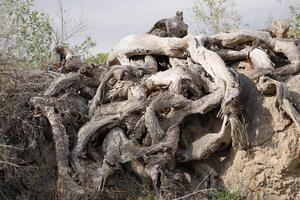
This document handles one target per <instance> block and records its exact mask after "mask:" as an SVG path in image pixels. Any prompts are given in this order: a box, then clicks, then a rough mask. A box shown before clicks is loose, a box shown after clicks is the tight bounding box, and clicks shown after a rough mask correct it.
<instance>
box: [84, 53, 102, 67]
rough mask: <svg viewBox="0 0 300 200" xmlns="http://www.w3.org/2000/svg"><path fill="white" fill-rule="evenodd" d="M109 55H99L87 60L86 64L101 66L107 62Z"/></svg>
mask: <svg viewBox="0 0 300 200" xmlns="http://www.w3.org/2000/svg"><path fill="white" fill-rule="evenodd" d="M107 56H108V54H107V53H98V54H97V55H95V56H91V57H88V58H87V59H85V62H86V63H88V64H92V63H93V64H98V65H101V64H103V63H104V62H105V60H106V59H107Z"/></svg>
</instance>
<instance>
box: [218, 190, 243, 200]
mask: <svg viewBox="0 0 300 200" xmlns="http://www.w3.org/2000/svg"><path fill="white" fill-rule="evenodd" d="M241 199H242V198H241V197H240V196H239V195H237V194H236V193H231V192H230V191H228V190H221V191H220V190H219V191H216V192H214V193H213V195H212V200H241Z"/></svg>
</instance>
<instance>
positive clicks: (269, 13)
mask: <svg viewBox="0 0 300 200" xmlns="http://www.w3.org/2000/svg"><path fill="white" fill-rule="evenodd" d="M62 2H63V5H64V8H65V9H66V10H69V11H70V15H72V16H74V17H75V18H84V20H85V22H86V24H87V27H88V29H87V30H86V31H85V32H84V33H81V34H80V35H79V36H77V37H75V38H73V41H75V42H78V41H80V40H82V39H83V38H84V37H85V36H87V35H89V36H91V37H92V39H93V40H94V41H95V42H96V43H97V46H96V47H95V49H94V53H97V52H107V51H109V50H110V49H111V48H112V47H113V45H114V44H115V43H117V42H118V41H119V40H120V39H121V38H122V37H124V36H126V35H129V34H134V33H144V32H146V31H148V30H149V29H150V28H151V26H152V25H153V24H154V23H155V22H156V21H157V20H159V19H161V18H166V17H170V16H173V15H174V14H175V12H176V11H177V10H182V11H183V12H184V15H185V21H186V22H187V23H188V24H189V32H190V33H195V32H196V26H195V22H194V19H193V18H192V12H191V8H192V6H193V0H62ZM235 2H236V4H237V5H236V10H237V11H238V12H239V13H240V15H241V16H242V18H243V21H244V22H246V23H248V24H249V28H251V29H260V28H263V27H264V25H265V23H266V21H267V19H268V18H269V17H273V18H281V19H282V18H285V17H287V15H288V6H289V5H290V4H299V3H300V0H281V3H278V2H277V0H235ZM34 6H35V8H36V9H38V10H40V11H44V12H46V13H48V14H49V15H50V16H56V15H57V13H58V11H57V10H58V2H57V0H36V2H35V5H34Z"/></svg>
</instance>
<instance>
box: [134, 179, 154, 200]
mask: <svg viewBox="0 0 300 200" xmlns="http://www.w3.org/2000/svg"><path fill="white" fill-rule="evenodd" d="M142 187H143V190H142V191H141V192H140V193H139V194H138V195H137V198H136V199H137V200H153V199H154V198H153V195H152V193H151V190H150V186H149V184H147V183H144V184H143V186H142Z"/></svg>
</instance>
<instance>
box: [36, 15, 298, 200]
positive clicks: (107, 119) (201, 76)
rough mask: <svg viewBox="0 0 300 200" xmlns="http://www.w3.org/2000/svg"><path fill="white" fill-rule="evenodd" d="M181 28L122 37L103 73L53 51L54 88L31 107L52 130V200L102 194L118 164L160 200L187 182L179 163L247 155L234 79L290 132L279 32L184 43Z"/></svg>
mask: <svg viewBox="0 0 300 200" xmlns="http://www.w3.org/2000/svg"><path fill="white" fill-rule="evenodd" d="M187 28H188V26H187V25H186V24H185V23H184V22H183V14H182V13H181V12H177V13H176V16H175V17H173V18H170V19H163V20H160V21H158V22H157V23H156V24H155V25H154V27H153V28H152V29H151V30H150V31H149V32H148V33H147V34H137V35H130V36H128V37H125V38H123V39H122V40H121V41H120V42H119V43H118V44H117V45H116V46H115V47H114V48H113V49H112V51H111V52H110V53H109V56H108V58H107V60H106V62H105V64H104V65H103V66H94V65H87V64H84V63H83V62H81V60H80V58H79V57H77V56H74V55H73V54H72V52H71V51H70V50H69V49H68V48H67V47H64V46H57V47H56V48H55V49H54V51H53V58H52V62H51V63H50V64H49V70H51V71H52V72H51V73H52V74H53V75H54V76H57V79H56V80H55V81H53V83H52V84H51V86H50V87H49V88H48V89H47V90H46V91H45V93H44V96H41V97H34V98H32V99H31V104H32V105H33V106H34V108H35V112H36V116H38V117H46V118H47V119H48V121H49V123H50V125H51V128H52V135H53V140H54V143H55V152H56V162H57V171H58V182H57V188H58V193H59V194H58V195H59V197H60V198H62V197H63V196H66V195H68V197H72V199H75V198H82V197H83V196H84V195H87V194H90V192H91V191H96V190H99V191H104V190H105V186H106V181H107V179H109V178H110V176H113V175H114V173H115V172H116V171H118V170H121V169H122V168H123V167H124V166H125V165H126V169H128V170H130V171H132V172H133V173H134V174H136V176H138V177H140V178H141V179H142V180H144V179H149V180H151V181H152V183H153V184H152V185H153V190H154V191H155V192H156V194H157V195H158V196H159V195H160V196H163V195H164V192H165V193H166V191H165V190H164V189H166V188H172V186H174V187H175V185H176V184H188V183H189V182H190V181H191V179H193V177H191V175H190V174H189V173H188V172H187V171H184V169H183V168H178V165H179V164H181V163H188V162H190V161H195V160H204V159H206V158H208V157H209V156H210V155H212V154H213V153H214V152H216V151H219V150H222V149H224V148H226V147H229V146H233V147H234V148H239V149H245V148H247V147H248V145H250V144H249V142H248V139H247V121H246V120H245V119H244V117H243V106H242V104H241V103H240V99H239V96H240V93H241V90H242V89H241V86H240V79H239V76H240V74H241V73H242V74H244V75H246V76H248V77H250V78H251V79H252V80H254V81H256V83H257V87H258V88H259V89H260V90H261V91H262V92H263V94H266V95H276V96H277V105H276V106H278V109H280V110H281V111H283V112H284V113H286V116H288V117H289V118H291V119H292V120H293V122H294V123H295V124H296V125H297V128H298V129H299V130H300V116H299V113H298V111H297V110H296V109H295V107H294V106H293V104H292V103H291V101H290V100H289V94H288V90H287V87H286V86H285V85H284V83H283V82H282V81H284V80H285V77H286V76H289V75H292V74H295V73H298V72H299V69H300V51H299V47H298V46H297V44H296V41H295V40H293V39H287V38H286V37H287V35H286V34H287V31H288V28H289V26H288V24H286V23H284V22H276V23H274V26H273V27H271V28H270V29H269V30H265V31H247V30H241V31H234V32H228V33H220V34H216V35H213V36H204V35H199V36H192V35H188V34H187ZM83 183H84V184H85V185H86V183H89V185H90V187H82V185H83ZM163 188H164V189H163Z"/></svg>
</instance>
